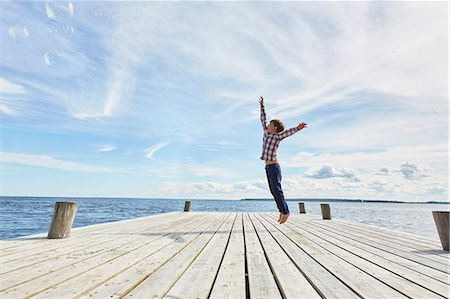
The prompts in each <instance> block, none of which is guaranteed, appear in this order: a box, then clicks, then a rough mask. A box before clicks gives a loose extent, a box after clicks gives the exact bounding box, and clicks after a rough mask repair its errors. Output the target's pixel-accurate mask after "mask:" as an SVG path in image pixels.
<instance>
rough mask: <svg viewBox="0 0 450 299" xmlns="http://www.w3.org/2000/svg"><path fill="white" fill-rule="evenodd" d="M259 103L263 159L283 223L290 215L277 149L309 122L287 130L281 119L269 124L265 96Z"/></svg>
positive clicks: (279, 221)
mask: <svg viewBox="0 0 450 299" xmlns="http://www.w3.org/2000/svg"><path fill="white" fill-rule="evenodd" d="M259 104H260V106H261V123H262V127H263V130H264V138H263V148H262V154H261V160H264V161H265V162H266V174H267V181H268V182H269V188H270V192H271V193H272V195H273V197H274V199H275V202H276V203H277V207H278V210H279V211H280V217H279V218H278V223H280V224H283V223H285V222H286V220H287V219H288V217H289V208H288V205H287V203H286V200H285V199H284V194H283V189H282V188H281V168H280V165H279V164H278V161H277V149H278V146H279V145H280V142H281V140H283V139H284V138H286V137H288V136H291V135H292V134H294V133H297V132H298V131H300V130H302V129H304V128H307V124H306V123H303V122H302V123H299V124H298V125H297V126H296V127H294V128H291V129H287V130H285V129H284V125H283V123H282V122H281V120H279V119H273V120H271V121H270V123H269V125H267V123H266V112H265V111H264V98H263V97H260V99H259Z"/></svg>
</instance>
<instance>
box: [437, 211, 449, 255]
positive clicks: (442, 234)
mask: <svg viewBox="0 0 450 299" xmlns="http://www.w3.org/2000/svg"><path fill="white" fill-rule="evenodd" d="M449 217H450V212H448V211H433V218H434V223H435V224H436V229H437V231H438V234H439V239H441V244H442V248H443V249H444V250H447V251H449V233H450V230H449Z"/></svg>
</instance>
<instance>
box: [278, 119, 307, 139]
mask: <svg viewBox="0 0 450 299" xmlns="http://www.w3.org/2000/svg"><path fill="white" fill-rule="evenodd" d="M307 126H308V125H307V124H306V123H299V124H298V125H297V126H296V127H293V128H290V129H287V130H284V131H283V132H281V133H280V134H279V135H278V136H280V139H284V138H286V137H289V136H291V135H293V134H295V133H297V132H298V131H300V130H303V129H304V128H307Z"/></svg>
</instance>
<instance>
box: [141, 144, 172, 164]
mask: <svg viewBox="0 0 450 299" xmlns="http://www.w3.org/2000/svg"><path fill="white" fill-rule="evenodd" d="M170 143H171V141H168V142H161V143H157V144H155V145H154V146H152V147H149V148H148V149H146V150H145V152H146V153H145V157H146V158H147V159H152V160H153V156H154V155H155V153H156V152H157V151H159V150H161V149H162V148H164V147H166V146H168V145H169V144H170Z"/></svg>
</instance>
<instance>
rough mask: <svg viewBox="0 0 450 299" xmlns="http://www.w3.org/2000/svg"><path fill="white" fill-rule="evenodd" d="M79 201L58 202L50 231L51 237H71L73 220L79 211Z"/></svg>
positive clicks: (49, 236) (49, 235)
mask: <svg viewBox="0 0 450 299" xmlns="http://www.w3.org/2000/svg"><path fill="white" fill-rule="evenodd" d="M77 207H78V203H77V202H56V203H55V210H54V212H53V217H52V223H51V224H50V229H49V231H48V236H47V237H48V238H49V239H64V238H69V237H70V232H71V230H72V224H73V220H74V219H75V214H76V213H77Z"/></svg>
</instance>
